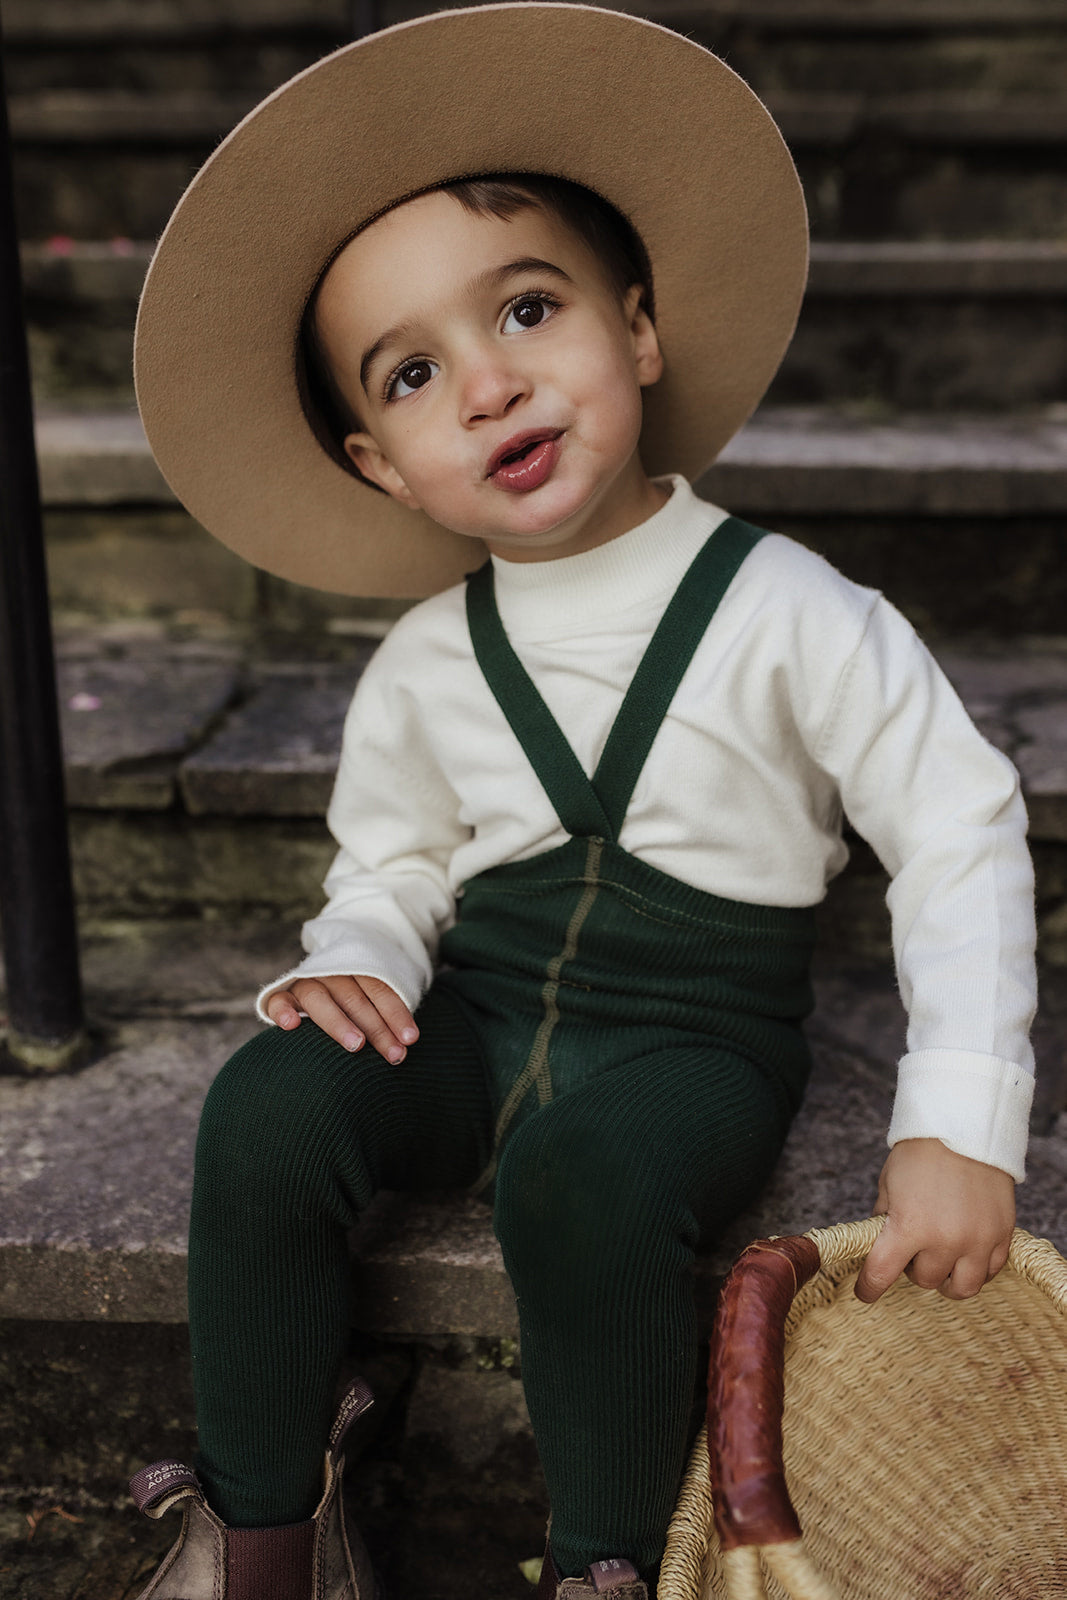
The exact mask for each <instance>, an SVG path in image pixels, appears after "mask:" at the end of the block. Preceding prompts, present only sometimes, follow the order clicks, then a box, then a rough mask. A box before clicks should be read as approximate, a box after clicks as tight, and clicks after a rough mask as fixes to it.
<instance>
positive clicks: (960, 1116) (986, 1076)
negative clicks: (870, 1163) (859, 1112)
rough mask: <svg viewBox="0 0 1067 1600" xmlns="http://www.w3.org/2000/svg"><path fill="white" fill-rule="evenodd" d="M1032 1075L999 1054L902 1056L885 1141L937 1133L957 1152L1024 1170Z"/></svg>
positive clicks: (1015, 1173)
mask: <svg viewBox="0 0 1067 1600" xmlns="http://www.w3.org/2000/svg"><path fill="white" fill-rule="evenodd" d="M1033 1097H1034V1079H1033V1076H1032V1074H1031V1073H1029V1072H1027V1071H1026V1069H1025V1068H1024V1067H1020V1066H1019V1065H1018V1064H1017V1063H1016V1062H1014V1061H1003V1060H1001V1058H1000V1057H999V1056H985V1055H977V1054H974V1053H972V1052H971V1051H967V1050H916V1051H914V1052H912V1054H910V1055H906V1056H904V1058H903V1059H902V1061H901V1063H900V1068H899V1073H898V1076H897V1094H896V1100H895V1102H894V1105H893V1117H892V1120H891V1122H890V1124H889V1143H890V1144H891V1145H894V1144H897V1143H898V1142H899V1141H900V1140H901V1139H940V1140H941V1142H942V1143H943V1144H946V1145H947V1146H948V1148H949V1149H950V1150H955V1151H956V1153H957V1154H958V1155H961V1156H970V1157H971V1159H972V1160H973V1161H984V1162H985V1163H986V1165H987V1166H990V1167H1000V1168H1001V1169H1002V1171H1004V1172H1008V1173H1010V1174H1011V1176H1012V1177H1013V1178H1014V1179H1015V1181H1016V1183H1022V1181H1023V1179H1024V1178H1025V1176H1026V1143H1027V1137H1028V1134H1029V1123H1030V1103H1031V1101H1032V1100H1033Z"/></svg>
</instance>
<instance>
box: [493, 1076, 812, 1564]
mask: <svg viewBox="0 0 1067 1600" xmlns="http://www.w3.org/2000/svg"><path fill="white" fill-rule="evenodd" d="M788 1121H789V1110H788V1107H787V1103H786V1098H785V1095H784V1094H783V1093H782V1092H781V1091H780V1090H778V1089H777V1088H776V1087H775V1086H774V1085H773V1084H772V1083H770V1082H769V1081H768V1080H767V1078H765V1077H764V1076H763V1075H762V1074H761V1073H760V1072H758V1071H757V1070H755V1069H754V1068H753V1067H752V1066H750V1065H749V1064H748V1063H747V1062H745V1061H740V1060H738V1059H736V1058H735V1057H731V1056H729V1055H727V1054H725V1053H723V1054H717V1053H715V1052H713V1051H711V1050H709V1049H707V1048H705V1047H697V1046H694V1047H684V1048H679V1049H676V1050H672V1051H669V1052H664V1053H658V1054H656V1055H653V1056H649V1057H646V1058H645V1059H643V1060H641V1061H637V1062H634V1063H632V1064H630V1065H627V1066H625V1067H621V1068H616V1069H614V1070H612V1071H610V1072H607V1073H605V1074H604V1075H603V1076H601V1077H598V1078H596V1079H594V1080H593V1081H592V1082H591V1083H589V1084H587V1085H586V1086H585V1087H584V1088H581V1089H578V1090H576V1091H574V1092H573V1093H571V1094H566V1095H563V1096H561V1097H560V1098H559V1099H557V1100H552V1101H550V1102H549V1103H548V1104H547V1105H544V1106H542V1107H541V1108H540V1109H539V1110H538V1111H536V1112H534V1113H533V1115H532V1116H530V1117H529V1118H528V1120H527V1121H525V1122H524V1123H522V1124H521V1125H520V1126H519V1127H518V1128H517V1129H516V1131H515V1132H514V1134H513V1135H512V1137H511V1139H510V1140H509V1142H508V1143H507V1145H506V1147H505V1149H504V1153H503V1156H502V1157H501V1161H500V1167H499V1172H498V1177H497V1190H496V1194H497V1199H496V1216H495V1221H496V1229H497V1233H498V1235H499V1237H500V1240H501V1243H502V1245H503V1249H504V1259H505V1262H506V1265H507V1268H508V1272H509V1274H510V1277H511V1280H512V1283H513V1284H514V1286H515V1291H516V1294H517V1296H518V1303H519V1310H520V1320H521V1328H522V1374H523V1382H524V1385H525V1388H526V1396H527V1401H528V1403H529V1408H530V1415H531V1418H532V1420H533V1425H534V1432H535V1435H536V1438H537V1444H538V1449H539V1451H540V1455H541V1461H542V1465H543V1466H544V1469H545V1476H546V1479H547V1481H548V1488H549V1498H550V1503H551V1507H552V1550H553V1554H554V1555H555V1558H556V1561H557V1563H558V1565H559V1567H560V1570H561V1571H562V1572H563V1573H569V1574H578V1573H580V1572H582V1570H583V1569H584V1568H585V1567H586V1566H587V1565H588V1564H589V1563H590V1562H591V1561H594V1560H601V1559H604V1558H607V1557H609V1556H618V1557H625V1558H627V1559H628V1560H630V1561H632V1562H633V1563H634V1564H635V1565H636V1566H637V1567H638V1568H640V1569H641V1570H643V1571H644V1572H645V1573H646V1574H647V1573H653V1572H654V1571H655V1568H656V1566H657V1563H658V1562H659V1560H660V1557H661V1556H662V1553H663V1545H664V1540H665V1536H666V1530H667V1524H668V1521H669V1519H670V1515H671V1512H672V1510H673V1508H674V1503H675V1499H676V1497H677V1492H678V1486H679V1483H680V1480H681V1475H682V1470H683V1466H684V1453H685V1448H686V1433H687V1425H688V1421H689V1417H690V1412H691V1408H692V1399H693V1390H694V1383H695V1379H696V1354H697V1350H696V1346H697V1337H696V1317H695V1311H694V1304H693V1291H692V1283H691V1274H690V1267H691V1264H692V1260H693V1253H694V1248H695V1246H696V1244H697V1241H698V1239H699V1238H701V1237H703V1236H707V1235H708V1234H710V1233H714V1231H715V1230H716V1229H718V1228H721V1227H722V1225H723V1224H724V1223H725V1222H726V1221H727V1219H728V1218H729V1217H731V1216H732V1215H733V1214H734V1213H736V1212H737V1211H739V1210H740V1209H741V1208H742V1207H743V1206H744V1205H745V1204H746V1202H747V1201H749V1200H750V1199H751V1198H752V1197H753V1196H754V1194H755V1193H756V1192H757V1191H758V1189H759V1188H760V1186H761V1185H762V1183H763V1182H764V1180H765V1178H766V1177H767V1174H768V1173H769V1172H770V1170H771V1168H772V1166H773V1164H774V1161H775V1158H776V1157H777V1154H778V1151H779V1149H780V1147H781V1143H782V1140H783V1138H784V1135H785V1132H786V1128H787V1126H788Z"/></svg>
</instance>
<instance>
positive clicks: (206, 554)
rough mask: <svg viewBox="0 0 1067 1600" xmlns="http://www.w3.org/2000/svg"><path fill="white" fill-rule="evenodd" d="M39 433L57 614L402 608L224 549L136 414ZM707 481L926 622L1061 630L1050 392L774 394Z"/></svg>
mask: <svg viewBox="0 0 1067 1600" xmlns="http://www.w3.org/2000/svg"><path fill="white" fill-rule="evenodd" d="M875 416H877V413H875ZM38 448H39V454H40V466H41V480H42V489H43V495H44V501H45V512H46V515H45V524H46V533H47V536H48V541H49V561H50V574H51V584H52V596H53V603H54V605H55V607H56V609H57V611H58V612H59V613H61V614H62V615H63V616H70V615H77V616H80V617H84V618H96V619H98V620H100V619H104V618H112V619H118V618H126V619H127V620H129V621H133V620H134V619H146V618H154V619H156V620H159V621H162V620H166V619H169V620H170V621H171V622H174V623H177V624H179V625H181V626H188V625H196V626H200V627H202V626H204V625H205V624H206V623H207V622H208V621H213V622H214V623H215V624H220V625H222V624H226V625H230V624H235V623H237V624H241V625H242V626H244V627H246V628H249V629H259V630H264V629H265V630H268V631H269V630H280V631H281V632H282V633H287V634H297V635H302V636H303V640H304V643H302V644H301V645H300V646H299V647H298V652H299V649H302V648H307V647H308V641H310V639H311V638H312V636H316V635H317V636H319V637H322V636H324V635H328V636H329V637H330V638H332V639H334V640H335V641H336V640H337V639H340V638H341V637H343V635H344V633H345V632H346V630H350V629H351V628H352V627H353V626H356V627H361V626H363V623H364V621H365V620H366V619H367V618H376V619H379V620H380V619H383V618H389V617H393V616H395V615H396V614H397V607H396V605H395V603H391V602H369V601H347V600H343V599H340V598H338V597H331V596H325V595H322V594H319V593H317V592H316V591H313V590H307V589H301V588H299V587H297V586H295V585H292V584H286V583H282V582H281V581H280V580H275V579H271V578H268V577H266V576H265V575H263V574H257V573H255V572H254V571H253V569H252V568H250V567H248V566H246V565H245V564H244V563H243V562H241V561H239V560H238V559H237V558H236V557H234V556H231V555H230V553H229V552H228V551H226V550H224V549H223V547H222V546H221V545H219V544H217V543H216V541H215V540H213V539H210V538H208V536H207V535H206V534H205V533H204V532H203V530H202V529H200V528H199V527H198V526H197V525H196V524H195V523H194V522H193V521H192V519H191V518H190V517H188V515H187V514H186V513H185V512H184V511H182V510H181V509H180V508H178V507H177V506H176V504H175V502H174V500H173V498H172V497H171V495H170V492H169V490H168V489H167V487H166V485H165V484H164V483H163V481H162V479H161V477H160V475H159V473H158V470H157V469H156V467H155V464H154V462H153V460H152V458H151V456H150V454H149V452H148V449H147V445H146V443H145V439H144V434H143V432H142V430H141V427H140V423H139V421H138V419H137V417H136V415H135V414H134V413H131V412H128V411H124V412H90V413H79V412H74V411H60V410H53V409H45V410H43V411H42V413H41V415H40V418H39V428H38ZM701 492H702V493H704V494H705V495H706V496H707V497H709V498H710V499H712V500H716V501H718V502H719V503H721V504H723V505H726V506H728V507H729V508H730V509H731V510H732V511H735V512H737V513H738V514H739V515H743V516H747V517H749V518H750V519H751V520H753V521H755V522H759V523H762V524H763V525H765V526H770V527H775V528H778V529H780V530H781V531H782V532H784V533H791V534H795V535H796V536H797V537H799V538H801V539H802V540H804V541H805V542H807V543H809V544H812V545H813V546H814V547H815V548H817V549H819V550H821V551H822V552H823V553H824V554H826V555H827V556H828V557H829V558H830V559H831V560H832V561H834V562H835V563H836V564H837V565H839V566H841V567H842V568H843V570H845V571H846V572H848V573H849V574H850V575H851V576H853V577H855V578H857V579H858V580H859V581H861V582H864V583H869V584H873V585H874V586H875V587H879V588H884V589H885V590H886V591H887V592H888V593H890V594H891V595H892V596H893V597H894V599H896V600H897V601H898V603H899V604H901V605H902V606H903V607H904V609H905V610H907V611H908V613H909V615H911V616H912V617H913V619H914V620H915V621H916V622H917V623H919V624H920V625H921V626H922V627H923V628H924V629H927V630H928V631H929V630H933V631H942V632H957V633H958V632H961V631H966V630H972V629H979V630H984V631H986V632H992V633H996V634H1003V635H1012V634H1015V633H1027V632H1029V633H1034V632H1037V633H1041V632H1045V633H1061V632H1063V619H1064V616H1065V615H1067V564H1065V563H1064V560H1063V527H1064V510H1065V509H1067V418H1065V417H1064V414H1063V410H1062V407H1058V408H1057V407H1051V408H1045V409H1043V410H1038V411H1036V412H1034V413H1032V414H1023V415H1019V416H1016V417H1011V418H1006V419H997V418H990V417H976V416H958V415H949V416H923V415H919V414H914V413H912V414H904V415H901V416H898V417H896V418H894V419H892V420H885V421H878V420H872V415H871V412H870V411H869V410H867V409H851V410H850V409H847V408H838V409H833V408H821V407H771V406H768V407H765V408H764V409H763V410H761V411H760V412H758V413H757V415H756V416H755V417H754V418H753V420H752V421H751V422H750V423H749V424H748V426H747V427H746V428H744V429H743V430H742V432H741V433H740V434H739V435H738V437H737V438H736V439H735V440H733V441H732V442H731V444H730V445H729V447H728V448H727V450H726V451H724V453H723V455H722V457H721V459H720V461H719V462H718V463H717V464H716V466H715V467H714V468H712V470H711V471H710V472H709V473H707V474H706V475H705V477H704V478H703V479H702V480H701ZM1006 529H1009V530H1010V534H1011V537H1010V538H1005V536H1004V535H1005V530H1006Z"/></svg>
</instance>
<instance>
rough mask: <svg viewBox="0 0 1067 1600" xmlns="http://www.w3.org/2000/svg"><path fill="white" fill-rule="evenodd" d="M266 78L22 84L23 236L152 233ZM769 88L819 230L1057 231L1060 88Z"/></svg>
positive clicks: (920, 233) (1064, 183)
mask: <svg viewBox="0 0 1067 1600" xmlns="http://www.w3.org/2000/svg"><path fill="white" fill-rule="evenodd" d="M263 87H264V86H263V85H259V86H256V87H255V88H248V89H237V90H234V91H232V92H212V91H211V90H208V89H204V90H197V89H194V88H182V89H171V90H168V91H166V92H159V93H155V94H143V93H136V92H133V91H129V90H125V89H99V90H89V89H81V88H69V89H49V90H42V91H39V92H26V93H21V94H19V93H14V94H12V97H11V107H10V109H11V123H12V130H13V135H14V140H15V181H16V197H17V206H18V215H19V217H20V219H21V224H20V225H21V229H22V232H23V234H24V236H26V237H28V238H34V237H38V238H43V237H48V236H49V235H51V234H56V233H59V234H70V235H74V236H77V237H81V238H94V237H96V238H99V237H101V236H106V235H109V234H126V235H130V236H131V237H145V236H154V235H155V234H157V233H158V232H159V231H160V229H161V228H162V226H163V224H164V223H165V221H166V219H167V217H168V215H169V214H170V211H171V209H172V207H173V205H174V202H175V201H176V200H177V198H178V196H179V194H180V193H181V192H182V189H183V188H184V187H185V184H186V183H187V182H188V180H189V178H190V177H191V175H192V173H193V172H194V171H195V169H196V167H197V166H198V165H199V164H200V163H201V162H202V161H203V160H204V159H205V158H206V156H207V155H208V154H209V153H210V151H211V149H212V148H213V146H214V144H215V143H216V142H217V140H218V139H219V138H220V137H221V136H222V135H223V134H224V133H226V132H228V131H229V129H230V128H231V127H232V126H233V125H234V123H235V122H236V121H237V120H238V118H239V117H240V116H241V115H242V114H243V113H244V112H245V111H246V110H248V109H250V107H251V106H252V104H254V103H255V101H256V100H257V99H258V98H259V97H260V95H261V92H262V89H263ZM758 87H760V88H761V91H762V92H763V93H764V96H765V98H766V100H767V103H768V104H769V106H770V107H771V109H772V111H774V113H775V114H776V116H777V117H778V119H779V121H780V123H781V126H782V129H783V132H784V133H785V136H786V138H787V140H788V142H789V143H790V145H791V147H792V148H793V150H794V152H795V154H796V157H797V161H798V166H799V169H800V173H801V177H802V179H803V181H804V185H805V190H806V192H807V194H808V199H809V206H810V209H811V213H812V218H813V222H814V225H815V230H816V232H817V233H819V234H822V235H823V236H825V237H827V238H848V237H856V238H873V237H885V236H887V235H888V236H892V235H897V234H899V235H900V236H902V237H908V238H921V237H930V236H932V237H946V238H966V237H979V236H988V235H991V234H992V235H997V234H1005V235H1007V236H1009V237H1031V238H1040V237H1042V236H1045V237H1054V236H1055V235H1056V233H1057V231H1058V228H1059V225H1060V222H1061V220H1062V216H1063V211H1064V202H1065V199H1067V177H1065V176H1064V162H1063V146H1064V143H1065V142H1067V107H1065V104H1064V100H1063V96H1062V95H1061V94H1058V93H1055V92H1053V91H1051V90H1048V91H1045V90H1041V91H1036V92H1029V91H1026V92H1019V93H1013V94H1010V95H1004V94H1002V93H999V92H997V91H995V90H993V91H989V90H984V89H983V90H981V91H978V90H973V91H972V90H966V91H943V92H942V91H935V90H920V91H916V92H913V93H898V92H897V93H895V92H887V93H865V92H863V91H849V90H841V91H818V92H806V91H804V90H792V89H788V88H785V89H780V88H777V87H774V86H771V87H769V88H766V89H764V88H763V86H762V85H758Z"/></svg>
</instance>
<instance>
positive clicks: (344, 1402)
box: [329, 1378, 374, 1462]
mask: <svg viewBox="0 0 1067 1600" xmlns="http://www.w3.org/2000/svg"><path fill="white" fill-rule="evenodd" d="M373 1404H374V1395H373V1393H372V1391H371V1387H370V1384H369V1383H367V1381H366V1380H365V1379H364V1378H356V1379H355V1380H354V1381H353V1382H352V1383H350V1384H349V1386H348V1388H347V1389H346V1390H345V1392H344V1394H343V1395H342V1396H341V1404H340V1405H339V1406H338V1408H337V1419H336V1421H335V1422H334V1425H333V1427H332V1428H331V1429H330V1444H329V1456H330V1459H331V1461H333V1462H336V1461H337V1459H338V1457H339V1456H340V1453H341V1445H342V1444H343V1443H344V1440H345V1436H346V1435H347V1433H348V1430H349V1428H350V1427H351V1426H352V1424H353V1423H354V1422H355V1421H356V1419H357V1418H358V1417H361V1416H362V1415H363V1413H364V1412H365V1411H369V1410H370V1408H371V1406H372V1405H373Z"/></svg>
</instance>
